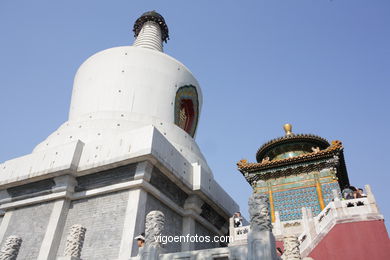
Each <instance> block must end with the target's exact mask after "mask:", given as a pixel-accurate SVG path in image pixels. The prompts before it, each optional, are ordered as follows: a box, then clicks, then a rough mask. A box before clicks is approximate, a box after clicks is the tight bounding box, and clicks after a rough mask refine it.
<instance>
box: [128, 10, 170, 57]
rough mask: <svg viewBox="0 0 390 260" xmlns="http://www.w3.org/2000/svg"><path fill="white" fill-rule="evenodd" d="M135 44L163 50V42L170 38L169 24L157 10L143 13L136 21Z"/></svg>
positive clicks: (134, 30)
mask: <svg viewBox="0 0 390 260" xmlns="http://www.w3.org/2000/svg"><path fill="white" fill-rule="evenodd" d="M133 32H134V37H135V41H134V44H133V45H134V46H137V47H142V48H147V49H152V50H157V51H163V42H167V40H168V39H169V35H168V26H167V25H166V23H165V20H164V17H162V16H161V15H160V14H159V13H157V12H156V11H149V12H146V13H144V14H143V15H141V17H140V18H138V19H137V21H135V23H134V28H133Z"/></svg>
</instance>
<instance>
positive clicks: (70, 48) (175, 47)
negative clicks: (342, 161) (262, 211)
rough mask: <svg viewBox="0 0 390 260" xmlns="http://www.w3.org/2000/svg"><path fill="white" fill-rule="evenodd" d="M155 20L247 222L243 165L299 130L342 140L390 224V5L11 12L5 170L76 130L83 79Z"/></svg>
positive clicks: (313, 1)
mask: <svg viewBox="0 0 390 260" xmlns="http://www.w3.org/2000/svg"><path fill="white" fill-rule="evenodd" d="M153 9H154V10H157V11H158V12H160V13H161V14H162V15H163V16H164V17H165V19H166V21H167V23H168V26H169V29H170V36H171V40H170V41H168V44H166V46H165V52H166V53H168V54H169V55H171V56H173V57H175V58H176V59H178V60H180V61H181V62H183V63H184V64H185V65H186V66H187V67H188V68H189V69H190V70H191V71H192V72H193V73H194V75H195V77H197V79H198V81H199V82H200V85H201V87H202V90H203V96H204V105H203V110H202V113H201V118H200V123H199V127H198V133H197V142H198V144H199V146H200V147H201V149H202V151H203V153H204V154H205V156H206V158H207V160H208V163H209V165H210V166H211V168H212V169H213V172H214V176H215V178H216V179H217V180H218V181H219V182H220V184H221V185H222V186H223V187H224V188H225V189H226V190H227V191H228V192H229V193H230V194H231V195H232V197H234V198H235V200H236V201H237V202H238V203H239V204H240V206H241V210H242V212H243V213H244V214H245V215H247V213H246V212H247V199H248V197H249V195H250V193H251V188H250V187H249V185H248V184H247V183H246V181H245V180H244V178H243V177H242V176H241V174H240V173H239V172H238V171H237V167H236V162H237V161H238V160H240V159H242V158H246V159H248V160H249V161H255V153H256V151H257V149H258V148H259V147H260V146H261V145H262V144H263V143H265V142H266V141H268V140H270V139H273V138H276V137H279V136H281V135H283V134H284V132H283V129H282V125H283V124H284V123H286V122H289V123H292V124H293V131H294V132H295V133H312V134H317V135H320V136H322V137H324V138H326V139H328V140H335V139H338V140H341V141H342V142H343V144H344V147H345V158H346V164H347V169H348V173H349V179H350V181H351V184H353V185H354V186H357V187H362V186H363V185H364V184H367V183H368V184H371V185H372V189H373V191H374V193H375V195H376V198H377V201H378V203H379V207H380V209H381V211H382V213H383V214H384V215H385V217H390V203H388V201H387V199H388V193H387V192H386V190H387V186H388V183H389V181H390V177H389V175H390V171H389V167H388V166H389V165H388V158H387V156H388V155H389V153H390V149H389V147H390V141H389V130H390V120H389V112H390V109H389V99H390V90H389V83H390V78H389V77H390V76H389V75H390V73H389V70H390V47H389V46H390V35H389V32H390V30H389V28H390V16H389V13H390V1H388V0H382V1H380V0H332V1H329V0H268V1H255V0H253V1H91V0H85V1H74V0H69V1H61V2H59V1H17V0H14V1H10V0H3V1H1V2H0V35H1V40H0V68H1V70H0V88H1V91H2V95H1V102H0V115H1V124H0V126H1V127H0V142H1V149H0V161H5V160H8V159H11V158H15V157H18V156H21V155H24V154H28V153H30V152H31V150H32V149H33V148H34V146H35V145H36V144H38V143H40V142H41V141H42V140H44V139H45V138H46V137H47V136H48V135H49V134H50V133H51V132H53V131H54V130H55V129H56V128H57V127H59V126H60V125H61V124H62V123H63V122H64V121H66V119H67V114H68V108H69V102H70V96H71V91H72V83H73V77H74V74H75V72H76V70H77V68H78V67H79V66H80V65H81V63H82V62H83V61H84V60H85V59H87V58H88V57H89V56H91V55H92V54H94V53H96V52H98V51H100V50H103V49H107V48H111V47H114V46H121V45H130V44H132V42H133V34H132V31H131V29H132V25H133V22H134V21H135V20H136V18H137V17H138V16H139V15H140V14H142V13H143V12H144V11H148V10H153ZM388 222H389V220H387V222H386V224H387V226H389V224H388Z"/></svg>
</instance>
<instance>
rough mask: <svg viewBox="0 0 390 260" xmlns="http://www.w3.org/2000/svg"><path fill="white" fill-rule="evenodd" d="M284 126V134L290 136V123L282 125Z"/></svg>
mask: <svg viewBox="0 0 390 260" xmlns="http://www.w3.org/2000/svg"><path fill="white" fill-rule="evenodd" d="M283 128H284V131H285V132H286V136H290V135H293V132H292V125H291V124H285V125H284V126H283Z"/></svg>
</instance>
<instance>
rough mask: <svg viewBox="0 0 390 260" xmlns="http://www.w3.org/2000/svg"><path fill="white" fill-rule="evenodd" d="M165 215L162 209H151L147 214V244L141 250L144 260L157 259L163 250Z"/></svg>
mask: <svg viewBox="0 0 390 260" xmlns="http://www.w3.org/2000/svg"><path fill="white" fill-rule="evenodd" d="M164 224H165V216H164V214H163V213H162V212H161V211H158V210H155V211H151V212H149V213H148V215H146V222H145V246H144V249H143V250H142V252H141V254H140V255H141V259H142V260H157V259H158V258H159V255H160V253H161V252H162V247H161V242H162V241H159V240H158V237H161V235H162V232H163V231H164Z"/></svg>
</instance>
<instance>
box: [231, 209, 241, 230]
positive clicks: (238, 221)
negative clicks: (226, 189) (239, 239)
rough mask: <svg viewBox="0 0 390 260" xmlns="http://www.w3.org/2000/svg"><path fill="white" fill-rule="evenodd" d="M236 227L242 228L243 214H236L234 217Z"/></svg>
mask: <svg viewBox="0 0 390 260" xmlns="http://www.w3.org/2000/svg"><path fill="white" fill-rule="evenodd" d="M233 221H234V227H242V216H241V212H236V213H234V215H233Z"/></svg>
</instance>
